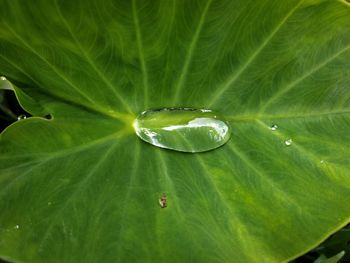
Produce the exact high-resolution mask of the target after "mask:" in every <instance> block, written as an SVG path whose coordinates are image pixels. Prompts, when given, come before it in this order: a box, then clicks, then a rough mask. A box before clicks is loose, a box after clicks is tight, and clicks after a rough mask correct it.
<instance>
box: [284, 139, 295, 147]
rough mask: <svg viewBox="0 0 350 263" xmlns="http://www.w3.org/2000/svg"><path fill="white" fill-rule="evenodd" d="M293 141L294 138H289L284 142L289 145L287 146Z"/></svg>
mask: <svg viewBox="0 0 350 263" xmlns="http://www.w3.org/2000/svg"><path fill="white" fill-rule="evenodd" d="M292 143H293V141H292V139H287V140H285V141H284V144H285V145H287V146H291V145H292Z"/></svg>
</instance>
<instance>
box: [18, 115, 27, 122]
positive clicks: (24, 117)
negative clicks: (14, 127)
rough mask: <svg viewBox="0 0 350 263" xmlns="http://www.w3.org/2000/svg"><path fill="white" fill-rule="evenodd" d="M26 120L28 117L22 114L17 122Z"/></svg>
mask: <svg viewBox="0 0 350 263" xmlns="http://www.w3.org/2000/svg"><path fill="white" fill-rule="evenodd" d="M24 119H27V116H26V115H24V114H21V115H19V116H18V117H17V120H19V121H20V120H24Z"/></svg>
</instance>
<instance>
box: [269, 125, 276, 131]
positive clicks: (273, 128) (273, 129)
mask: <svg viewBox="0 0 350 263" xmlns="http://www.w3.org/2000/svg"><path fill="white" fill-rule="evenodd" d="M270 129H271V131H276V130H277V129H278V126H277V125H276V124H273V125H271V127H270Z"/></svg>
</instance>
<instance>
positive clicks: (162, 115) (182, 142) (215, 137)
mask: <svg viewBox="0 0 350 263" xmlns="http://www.w3.org/2000/svg"><path fill="white" fill-rule="evenodd" d="M134 128H135V131H136V134H137V135H138V136H139V137H140V138H141V139H142V140H144V141H146V142H148V143H150V144H153V145H155V146H158V147H161V148H167V149H172V150H176V151H181V152H193V153H194V152H205V151H209V150H212V149H215V148H218V147H220V146H221V145H223V144H225V143H226V142H227V141H228V140H229V138H230V128H229V125H228V123H227V122H226V121H225V120H224V119H223V118H221V117H219V116H218V114H216V113H214V112H212V111H211V110H202V109H190V108H164V109H159V110H148V111H144V112H142V113H141V114H140V115H139V116H138V117H137V118H136V119H135V121H134Z"/></svg>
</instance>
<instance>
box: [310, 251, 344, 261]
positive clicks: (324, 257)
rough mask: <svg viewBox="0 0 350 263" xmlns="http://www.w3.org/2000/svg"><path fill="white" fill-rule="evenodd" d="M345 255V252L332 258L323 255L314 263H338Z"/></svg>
mask: <svg viewBox="0 0 350 263" xmlns="http://www.w3.org/2000/svg"><path fill="white" fill-rule="evenodd" d="M344 254H345V252H344V251H341V252H339V253H338V254H336V255H335V256H333V257H331V258H327V257H326V256H324V255H321V256H320V257H319V258H318V259H316V260H315V261H314V263H337V262H339V260H340V259H341V258H342V257H343V256H344Z"/></svg>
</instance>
